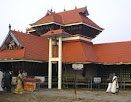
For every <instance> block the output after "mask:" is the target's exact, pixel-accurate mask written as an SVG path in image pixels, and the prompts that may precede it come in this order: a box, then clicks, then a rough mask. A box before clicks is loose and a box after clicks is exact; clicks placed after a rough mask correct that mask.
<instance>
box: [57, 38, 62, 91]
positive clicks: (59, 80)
mask: <svg viewBox="0 0 131 102" xmlns="http://www.w3.org/2000/svg"><path fill="white" fill-rule="evenodd" d="M58 59H59V60H58V89H61V88H62V37H59V55H58Z"/></svg>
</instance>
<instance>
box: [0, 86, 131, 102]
mask: <svg viewBox="0 0 131 102" xmlns="http://www.w3.org/2000/svg"><path fill="white" fill-rule="evenodd" d="M0 102H131V90H122V91H120V93H119V94H111V93H106V92H105V90H87V89H77V91H76V96H75V94H74V89H63V90H58V89H51V90H49V89H43V88H41V89H40V90H39V91H34V92H25V93H24V94H22V95H17V94H13V93H6V92H3V93H0Z"/></svg>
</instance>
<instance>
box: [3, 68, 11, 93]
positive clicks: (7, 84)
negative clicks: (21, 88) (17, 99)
mask: <svg viewBox="0 0 131 102" xmlns="http://www.w3.org/2000/svg"><path fill="white" fill-rule="evenodd" d="M4 84H5V85H4V86H5V88H6V91H7V92H11V85H10V73H9V71H6V72H5V74H4Z"/></svg>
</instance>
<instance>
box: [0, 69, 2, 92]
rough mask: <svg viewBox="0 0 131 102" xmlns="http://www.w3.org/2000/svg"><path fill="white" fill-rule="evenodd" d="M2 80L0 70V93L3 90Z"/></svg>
mask: <svg viewBox="0 0 131 102" xmlns="http://www.w3.org/2000/svg"><path fill="white" fill-rule="evenodd" d="M2 79H3V72H2V71H1V69H0V92H1V91H3V88H2Z"/></svg>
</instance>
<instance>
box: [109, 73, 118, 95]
mask: <svg viewBox="0 0 131 102" xmlns="http://www.w3.org/2000/svg"><path fill="white" fill-rule="evenodd" d="M118 88H119V86H118V79H117V76H116V75H115V73H113V79H112V88H111V92H112V93H117V92H118Z"/></svg>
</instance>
